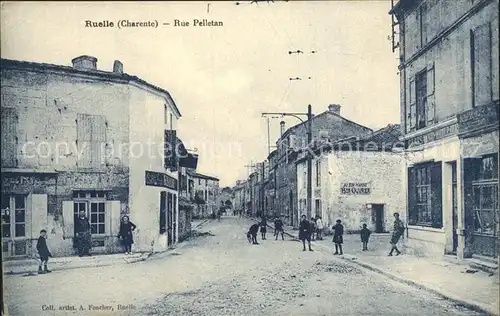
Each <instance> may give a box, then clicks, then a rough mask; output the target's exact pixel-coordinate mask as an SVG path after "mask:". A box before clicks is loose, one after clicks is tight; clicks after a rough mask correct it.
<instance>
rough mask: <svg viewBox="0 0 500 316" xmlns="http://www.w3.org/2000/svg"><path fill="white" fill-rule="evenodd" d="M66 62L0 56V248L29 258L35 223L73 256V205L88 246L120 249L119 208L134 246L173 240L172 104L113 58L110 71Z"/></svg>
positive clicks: (90, 60)
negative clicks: (85, 221) (82, 217)
mask: <svg viewBox="0 0 500 316" xmlns="http://www.w3.org/2000/svg"><path fill="white" fill-rule="evenodd" d="M72 62H73V65H72V66H60V65H52V64H44V63H35V62H26V61H16V60H6V59H2V60H1V80H2V88H1V98H2V102H1V128H2V130H1V136H2V140H1V144H2V148H1V149H2V150H1V167H2V170H1V171H2V198H1V203H2V205H1V210H2V213H1V215H2V255H3V256H4V258H8V257H22V256H30V255H31V254H32V253H33V251H34V249H33V246H34V244H35V243H36V239H37V238H38V236H39V232H40V230H41V229H46V230H47V232H48V238H49V240H50V246H51V248H52V252H53V254H54V255H55V256H62V255H69V254H72V253H73V247H74V243H73V241H74V236H75V232H74V219H75V217H76V214H77V213H78V212H80V211H84V212H85V213H86V214H87V216H88V218H89V220H90V223H91V228H92V237H93V253H105V252H106V253H112V252H116V251H118V250H120V247H119V243H118V238H117V235H118V229H119V225H120V218H121V216H122V215H124V214H127V215H129V216H130V218H131V220H132V221H133V222H134V223H135V224H136V225H137V230H136V233H135V249H136V250H137V251H151V250H155V251H156V250H163V249H166V248H167V247H168V244H171V243H174V242H176V241H177V238H178V237H177V236H178V227H177V225H176V223H177V222H178V212H177V209H178V202H177V200H178V199H177V171H175V169H176V168H174V164H172V162H174V161H175V155H170V156H168V157H167V156H166V155H165V148H164V147H165V143H167V144H169V145H170V146H172V145H174V143H173V142H172V140H173V141H175V139H174V138H171V136H172V135H175V130H176V128H177V120H178V119H179V118H180V116H181V114H180V112H179V109H178V108H177V105H176V104H175V102H174V100H173V98H172V96H171V95H170V94H169V92H168V91H166V90H165V89H162V88H160V87H157V86H155V85H152V84H150V83H148V82H146V81H144V80H142V79H140V78H138V77H136V76H131V75H128V74H126V73H124V72H123V65H122V64H121V63H120V62H119V61H115V63H114V67H113V71H111V72H108V71H102V70H99V69H97V59H96V58H94V57H91V56H80V57H77V58H75V59H73V60H72ZM167 132H168V133H167ZM167 134H168V135H170V136H169V137H170V138H168V139H167V138H166V135H167ZM148 148H149V149H150V150H148ZM172 148H173V147H172ZM168 228H170V229H168Z"/></svg>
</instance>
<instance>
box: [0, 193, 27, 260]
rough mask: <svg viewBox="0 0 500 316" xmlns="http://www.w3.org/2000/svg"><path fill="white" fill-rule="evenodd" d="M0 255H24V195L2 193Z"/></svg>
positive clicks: (25, 237) (25, 239)
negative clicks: (0, 249) (0, 251)
mask: <svg viewBox="0 0 500 316" xmlns="http://www.w3.org/2000/svg"><path fill="white" fill-rule="evenodd" d="M1 203H2V255H3V256H5V257H11V256H24V255H26V252H27V246H26V243H27V241H28V237H27V232H26V195H18V194H2V199H1Z"/></svg>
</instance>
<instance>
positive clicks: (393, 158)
mask: <svg viewBox="0 0 500 316" xmlns="http://www.w3.org/2000/svg"><path fill="white" fill-rule="evenodd" d="M399 135H400V131H399V125H389V126H388V127H386V128H384V129H381V130H379V131H376V132H374V133H370V134H367V135H366V136H363V137H357V138H351V139H347V140H341V141H338V142H334V143H331V144H330V143H328V142H326V143H320V144H318V145H317V146H316V147H317V149H315V153H316V155H315V158H314V160H313V173H312V180H313V181H312V183H313V190H312V192H313V210H312V211H313V216H315V217H316V216H321V217H322V219H323V223H324V224H325V227H326V228H327V229H328V230H329V229H331V227H332V226H333V225H334V224H335V221H336V220H337V219H340V220H341V221H342V223H343V225H344V227H345V230H346V231H350V232H359V231H360V230H361V228H362V225H363V224H367V225H368V228H369V229H370V230H372V231H373V232H377V233H382V232H387V231H389V230H390V229H391V225H392V223H393V222H394V217H393V214H394V213H395V212H398V213H401V214H402V213H403V212H404V211H405V209H404V207H403V206H404V194H403V192H402V190H403V189H402V181H403V179H402V175H401V169H402V168H403V166H404V154H403V153H401V151H400V150H393V148H398V147H399V146H398V145H399V139H398V137H399ZM297 193H298V205H297V210H298V214H306V207H307V205H306V202H307V162H306V159H305V156H304V155H302V156H301V157H300V158H299V159H298V160H297ZM402 215H404V214H402Z"/></svg>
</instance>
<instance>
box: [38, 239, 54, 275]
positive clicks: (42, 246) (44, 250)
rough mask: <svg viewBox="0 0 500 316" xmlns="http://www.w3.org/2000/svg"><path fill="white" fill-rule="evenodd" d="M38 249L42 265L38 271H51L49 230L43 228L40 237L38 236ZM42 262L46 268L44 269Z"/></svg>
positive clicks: (40, 272)
mask: <svg viewBox="0 0 500 316" xmlns="http://www.w3.org/2000/svg"><path fill="white" fill-rule="evenodd" d="M36 250H37V251H38V255H39V256H40V265H39V266H38V273H39V274H43V273H50V272H52V271H50V270H49V269H48V268H47V262H48V261H49V257H52V254H51V253H50V250H49V248H48V247H47V231H46V230H45V229H42V230H41V231H40V237H38V242H37V243H36ZM42 264H43V267H44V269H43V270H42Z"/></svg>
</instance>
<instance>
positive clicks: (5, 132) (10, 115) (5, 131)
mask: <svg viewBox="0 0 500 316" xmlns="http://www.w3.org/2000/svg"><path fill="white" fill-rule="evenodd" d="M1 113H2V118H1V124H2V126H1V128H2V130H1V135H2V142H1V144H2V148H1V149H2V152H1V155H2V167H5V168H9V167H16V166H17V114H16V109H15V108H4V107H2V109H1Z"/></svg>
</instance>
